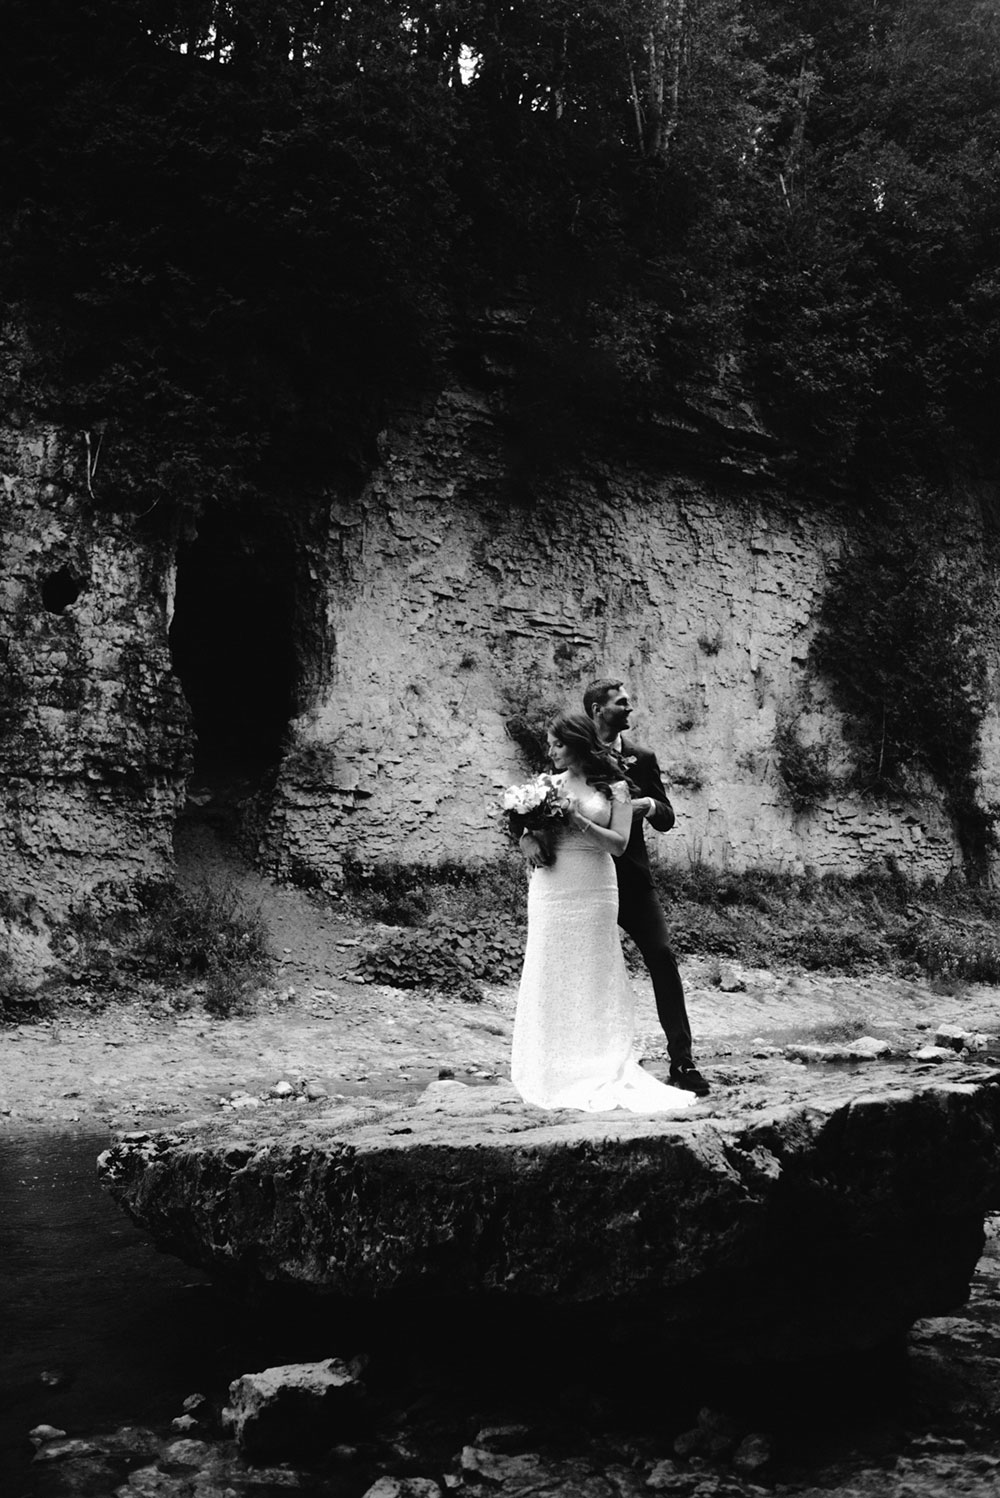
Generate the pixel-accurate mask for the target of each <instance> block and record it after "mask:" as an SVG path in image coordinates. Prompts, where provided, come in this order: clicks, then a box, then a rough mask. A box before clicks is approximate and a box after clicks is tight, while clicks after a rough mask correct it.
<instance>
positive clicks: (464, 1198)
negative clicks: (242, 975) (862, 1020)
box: [99, 1062, 1000, 1364]
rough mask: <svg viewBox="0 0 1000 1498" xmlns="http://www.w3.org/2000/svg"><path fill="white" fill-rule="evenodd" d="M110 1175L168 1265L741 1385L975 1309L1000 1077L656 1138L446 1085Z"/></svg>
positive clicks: (688, 1118) (257, 1120) (754, 1116)
mask: <svg viewBox="0 0 1000 1498" xmlns="http://www.w3.org/2000/svg"><path fill="white" fill-rule="evenodd" d="M99 1174H100V1178H101V1180H102V1182H103V1184H104V1186H105V1187H106V1188H107V1190H108V1191H109V1192H110V1193H111V1195H112V1196H113V1197H114V1198H115V1200H116V1201H117V1202H119V1203H120V1205H121V1206H122V1207H123V1208H124V1209H125V1210H126V1211H127V1212H128V1214H129V1215H130V1216H131V1217H132V1218H133V1220H134V1221H135V1222H136V1223H138V1224H139V1225H140V1226H141V1227H142V1228H143V1229H145V1230H146V1231H147V1232H148V1233H149V1234H150V1235H151V1236H152V1238H153V1239H154V1240H155V1242H156V1243H157V1244H158V1246H159V1247H160V1248H162V1249H164V1250H166V1251H168V1252H170V1253H173V1254H176V1255H178V1256H179V1257H180V1258H182V1259H184V1260H186V1261H187V1262H188V1263H191V1264H193V1265H197V1266H199V1267H201V1268H202V1269H204V1270H206V1271H207V1272H208V1273H209V1274H210V1275H211V1276H212V1277H213V1278H214V1279H216V1280H218V1281H220V1282H225V1283H227V1284H228V1286H229V1287H230V1288H231V1289H235V1290H236V1291H237V1292H238V1293H240V1294H243V1295H246V1296H249V1297H257V1298H258V1299H259V1298H260V1297H262V1296H263V1297H264V1298H267V1297H271V1298H279V1299H280V1298H281V1297H282V1296H283V1295H285V1294H287V1292H290V1291H295V1292H296V1298H301V1296H303V1295H306V1294H307V1293H308V1295H311V1296H312V1297H317V1296H320V1297H326V1309H327V1311H329V1313H330V1314H331V1316H333V1317H334V1319H336V1315H337V1314H338V1311H337V1308H338V1307H339V1308H340V1309H341V1311H346V1310H347V1309H348V1308H350V1309H351V1311H352V1314H354V1313H357V1310H358V1308H359V1307H361V1308H362V1309H365V1308H367V1313H369V1314H371V1315H372V1316H376V1315H381V1314H382V1313H383V1312H388V1313H389V1314H390V1315H393V1316H395V1315H399V1314H401V1313H402V1311H404V1310H405V1309H406V1308H407V1307H412V1306H415V1305H417V1306H423V1307H425V1308H426V1307H435V1308H437V1310H436V1311H435V1315H436V1314H437V1313H438V1311H440V1310H441V1309H442V1308H445V1307H449V1308H451V1310H453V1311H457V1313H458V1315H459V1317H460V1318H461V1316H462V1315H463V1314H464V1315H466V1316H470V1315H473V1314H479V1313H480V1312H481V1311H482V1310H483V1308H484V1307H492V1308H493V1309H494V1310H496V1309H497V1308H498V1307H499V1310H500V1317H499V1319H500V1321H501V1322H504V1321H506V1320H508V1319H509V1320H510V1322H511V1324H512V1325H513V1324H514V1323H515V1322H516V1321H517V1318H518V1317H520V1316H522V1315H524V1314H525V1313H526V1314H527V1317H528V1318H529V1319H531V1318H534V1319H535V1321H536V1322H537V1321H539V1319H544V1318H545V1317H548V1316H551V1315H553V1314H557V1315H559V1316H562V1317H573V1318H576V1319H577V1321H578V1322H582V1321H583V1320H586V1319H587V1318H589V1319H590V1321H591V1322H592V1323H593V1324H595V1325H596V1324H599V1323H600V1324H602V1325H603V1326H604V1327H605V1329H610V1331H611V1335H612V1340H613V1341H614V1340H615V1339H616V1338H617V1339H618V1340H619V1341H621V1340H626V1341H627V1340H628V1338H629V1337H630V1335H631V1332H632V1330H633V1329H634V1330H635V1332H636V1335H641V1336H642V1337H643V1338H644V1339H646V1340H648V1338H649V1336H650V1334H651V1333H652V1334H653V1335H654V1336H655V1337H656V1338H657V1341H658V1345H666V1344H667V1343H669V1344H670V1345H671V1346H673V1347H676V1348H677V1349H679V1350H681V1351H683V1350H690V1351H694V1352H696V1353H697V1354H698V1355H699V1356H700V1357H703V1358H709V1359H715V1360H718V1361H720V1362H724V1363H728V1364H734V1363H735V1364H747V1363H764V1362H768V1361H778V1362H787V1361H789V1360H800V1359H807V1358H808V1359H814V1358H821V1357H835V1356H840V1355H842V1354H850V1353H853V1352H856V1351H859V1350H863V1349H870V1348H874V1347H878V1346H883V1347H884V1346H888V1345H891V1344H892V1343H894V1342H895V1341H897V1340H898V1339H900V1338H901V1337H902V1336H904V1335H905V1333H906V1331H907V1330H908V1329H909V1327H910V1326H911V1325H912V1323H913V1322H914V1321H916V1320H917V1319H919V1318H921V1317H924V1316H932V1315H940V1314H942V1313H944V1312H947V1311H950V1310H953V1309H954V1308H955V1307H957V1306H959V1305H961V1304H962V1303H963V1302H964V1300H965V1299H966V1297H967V1294H968V1288H969V1284H970V1281H971V1278H972V1275H973V1273H974V1271H975V1267H976V1263H977V1261H978V1259H979V1256H980V1254H981V1251H982V1247H983V1242H984V1232H983V1222H984V1217H985V1215H986V1214H987V1213H988V1212H992V1211H995V1210H997V1209H998V1207H1000V1072H998V1071H995V1070H991V1069H989V1068H987V1067H983V1066H981V1065H978V1066H973V1065H964V1064H962V1063H960V1062H956V1063H952V1064H947V1065H944V1066H938V1067H936V1068H935V1069H933V1070H932V1071H930V1070H928V1069H927V1068H920V1067H917V1066H914V1065H913V1064H909V1065H907V1064H906V1063H903V1062H896V1063H890V1064H883V1063H881V1062H879V1063H872V1065H870V1066H869V1067H868V1068H866V1069H858V1068H855V1069H852V1070H848V1069H845V1068H839V1067H823V1068H819V1069H816V1068H802V1067H797V1068H793V1067H791V1066H788V1067H786V1068H785V1071H784V1073H782V1074H779V1075H777V1076H775V1075H773V1074H772V1075H769V1077H768V1080H767V1085H766V1086H765V1085H763V1084H761V1085H759V1086H757V1087H756V1088H755V1087H754V1085H752V1084H751V1085H744V1086H742V1087H740V1088H736V1089H731V1090H730V1092H729V1093H728V1094H725V1093H724V1092H723V1093H722V1095H721V1096H720V1097H716V1095H715V1094H713V1097H712V1099H711V1100H710V1102H709V1103H702V1104H699V1105H698V1106H697V1108H695V1109H694V1110H692V1111H691V1112H689V1113H687V1114H678V1115H674V1116H670V1115H660V1116H643V1117H638V1116H633V1115H629V1114H625V1113H621V1112H615V1113H606V1114H599V1115H596V1114H592V1115H584V1114H579V1113H569V1112H567V1113H543V1112H541V1111H539V1110H537V1109H532V1108H528V1107H526V1106H525V1105H524V1104H523V1103H522V1102H521V1101H520V1099H519V1098H518V1097H517V1096H516V1094H515V1093H514V1092H513V1089H512V1088H511V1087H510V1085H509V1083H501V1084H494V1085H491V1086H482V1087H470V1086H465V1085H463V1084H461V1083H458V1082H438V1083H434V1084H432V1085H431V1086H430V1087H428V1088H427V1089H426V1090H425V1091H424V1092H423V1093H421V1094H420V1095H419V1096H418V1097H417V1098H415V1099H414V1100H411V1101H409V1102H406V1103H398V1102H397V1103H391V1104H390V1103H384V1102H380V1101H377V1100H374V1099H373V1100H363V1101H358V1100H356V1099H355V1100H352V1101H350V1102H348V1101H346V1100H344V1101H341V1102H339V1103H331V1102H330V1100H324V1101H323V1104H322V1111H320V1112H314V1111H310V1112H308V1113H306V1114H303V1113H302V1112H299V1111H293V1110H292V1109H290V1108H289V1107H288V1105H284V1106H282V1105H281V1104H279V1103H276V1104H275V1105H274V1106H273V1107H268V1108H264V1109H261V1110H259V1111H258V1112H256V1113H254V1114H253V1115H252V1116H240V1117H239V1118H235V1119H232V1118H230V1119H227V1120H226V1121H224V1122H216V1121H212V1122H210V1123H208V1124H201V1125H191V1126H188V1127H186V1128H185V1129H182V1130H178V1131H175V1132H173V1133H169V1134H160V1135H148V1134H135V1135H126V1136H124V1137H123V1139H122V1141H121V1142H120V1143H118V1144H115V1145H114V1146H113V1147H112V1148H111V1149H109V1150H107V1151H106V1152H105V1153H104V1154H103V1155H102V1156H101V1159H100V1162H99ZM313 1304H315V1302H313ZM317 1309H318V1307H317Z"/></svg>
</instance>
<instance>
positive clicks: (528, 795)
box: [500, 774, 572, 864]
mask: <svg viewBox="0 0 1000 1498" xmlns="http://www.w3.org/2000/svg"><path fill="white" fill-rule="evenodd" d="M500 805H501V807H502V808H503V810H504V811H505V812H506V813H507V820H508V825H509V827H510V832H511V836H512V837H514V838H519V837H520V836H521V834H522V833H523V832H530V833H531V834H532V836H533V837H534V838H535V840H536V841H537V843H538V846H539V848H540V850H541V858H542V862H543V863H546V864H550V863H551V862H552V860H553V858H554V857H555V848H554V843H555V833H556V829H557V828H559V827H560V826H562V824H563V823H564V822H565V820H566V815H567V813H568V812H569V810H570V807H571V806H572V799H571V797H569V796H567V794H566V792H565V791H564V790H563V788H562V786H561V785H559V784H558V783H557V781H556V778H555V776H554V775H548V774H542V775H536V776H535V778H534V780H526V781H525V782H524V783H523V784H522V785H509V786H508V787H507V789H506V790H505V791H504V793H503V795H502V796H501V797H500Z"/></svg>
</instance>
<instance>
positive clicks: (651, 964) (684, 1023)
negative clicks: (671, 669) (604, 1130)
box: [583, 679, 709, 1097]
mask: <svg viewBox="0 0 1000 1498" xmlns="http://www.w3.org/2000/svg"><path fill="white" fill-rule="evenodd" d="M583 709H584V712H585V713H586V714H587V716H588V717H589V718H590V719H591V720H592V721H593V724H594V727H595V728H596V729H597V736H598V738H599V739H600V740H601V741H602V743H605V744H607V745H608V747H609V748H611V749H614V750H616V751H617V753H618V754H619V755H621V757H622V759H623V761H624V763H625V769H626V772H627V774H628V777H629V779H630V780H631V781H632V783H633V785H635V786H636V787H637V788H638V790H639V792H640V795H639V796H638V798H636V799H634V800H633V802H632V833H631V836H630V837H629V841H628V847H627V848H626V849H625V852H624V853H623V854H622V855H621V857H620V858H616V859H615V870H616V872H617V874H618V924H619V926H621V928H622V930H623V931H627V932H628V934H629V936H631V938H632V940H633V941H634V942H635V944H636V946H637V947H638V948H639V951H640V952H641V953H642V958H643V961H644V962H645V964H646V967H647V969H648V971H649V976H650V978H651V979H652V981H653V994H654V996H655V998H656V1013H657V1016H658V1018H659V1021H660V1024H661V1025H662V1027H663V1032H664V1034H665V1035H666V1037H667V1051H668V1052H669V1055H670V1081H671V1084H672V1085H673V1086H674V1087H683V1088H684V1089H685V1091H687V1092H694V1093H696V1094H697V1095H698V1097H704V1096H705V1095H706V1093H707V1092H708V1091H709V1086H708V1083H707V1082H706V1081H705V1078H704V1077H703V1076H702V1074H701V1072H700V1071H699V1070H698V1068H697V1067H696V1066H695V1064H694V1061H693V1059H692V1056H691V1025H690V1023H689V1022H688V1016H687V1008H686V1006H685V1003H684V985H683V984H682V983H681V975H680V973H679V972H678V971H677V962H676V959H675V958H674V954H673V952H672V951H671V950H670V938H669V933H668V931H667V921H666V917H665V915H664V914H663V908H662V906H661V905H660V902H659V900H658V899H657V898H656V890H655V888H654V886H653V876H652V873H651V872H650V867H649V854H648V852H647V851H646V838H645V834H644V832H643V826H642V824H643V822H646V821H648V822H649V823H650V825H651V826H653V827H655V828H656V831H657V832H669V831H670V829H671V827H672V826H673V825H674V809H673V807H672V806H671V805H670V802H669V800H668V798H667V793H666V791H665V790H664V787H663V779H662V777H661V775H660V767H659V765H658V764H657V762H656V755H655V754H653V753H652V752H651V751H650V750H649V749H640V748H639V746H638V744H635V743H633V742H632V740H631V739H627V738H624V737H623V734H624V730H625V729H626V728H627V727H628V721H629V718H630V717H631V714H632V703H631V701H630V699H629V695H628V693H627V692H626V690H625V688H624V687H623V685H622V683H621V682H620V681H613V680H611V679H607V680H602V681H592V682H591V684H590V686H589V687H588V688H587V690H586V691H585V692H584V694H583Z"/></svg>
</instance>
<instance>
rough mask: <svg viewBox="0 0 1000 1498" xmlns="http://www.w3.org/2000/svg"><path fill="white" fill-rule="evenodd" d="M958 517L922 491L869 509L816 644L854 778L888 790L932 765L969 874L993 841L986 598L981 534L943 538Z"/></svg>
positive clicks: (830, 592)
mask: <svg viewBox="0 0 1000 1498" xmlns="http://www.w3.org/2000/svg"><path fill="white" fill-rule="evenodd" d="M954 520H955V517H954V515H948V514H942V513H941V508H940V504H939V503H938V506H937V508H936V509H935V507H934V502H933V500H932V499H931V498H930V497H929V496H924V495H921V494H920V492H919V491H915V492H911V493H910V494H909V495H907V496H906V497H905V498H903V499H898V500H896V501H894V502H893V503H891V504H890V505H889V506H888V507H887V509H886V512H885V513H884V514H882V515H879V516H873V517H870V518H869V519H868V523H867V525H866V527H865V530H864V531H863V533H861V534H859V535H858V536H857V539H856V542H855V545H854V548H853V550H852V551H851V553H850V554H849V555H848V556H846V557H845V558H844V559H843V561H842V563H841V566H840V567H839V569H838V571H837V572H836V574H835V575H834V577H833V579H832V582H831V585H830V586H829V587H828V589H827V592H826V594H825V595H824V598H823V602H822V606H821V610H820V616H819V623H818V629H817V633H816V637H815V640H814V643H813V647H812V654H813V659H814V661H815V664H816V665H817V667H818V668H819V670H820V671H822V673H823V674H824V676H826V677H827V679H828V680H829V681H830V682H831V683H832V685H833V688H834V691H835V693H836V697H837V700H838V701H839V703H840V705H841V706H842V708H843V709H844V711H845V712H846V713H847V715H848V718H849V720H850V723H851V727H852V730H853V737H854V754H855V758H856V778H857V779H858V781H859V783H860V784H861V785H862V786H864V787H865V788H867V789H870V790H875V791H879V792H883V793H884V792H886V791H892V790H898V789H899V788H900V787H901V785H904V784H905V783H906V781H907V778H908V777H910V778H911V779H912V777H913V776H914V775H917V776H919V775H920V774H921V773H923V774H930V775H931V776H933V777H934V779H935V780H936V781H937V783H938V785H939V786H941V787H942V788H943V791H944V794H945V797H946V801H947V805H948V808H949V810H950V811H951V813H952V815H953V817H954V818H955V821H956V824H957V826H958V828H959V833H960V836H961V837H962V842H963V851H964V853H965V856H966V862H967V865H968V868H969V872H970V874H973V875H976V874H979V873H981V872H982V868H983V864H984V858H985V854H986V852H987V850H988V849H989V848H990V847H991V846H993V845H994V841H995V840H994V835H993V831H992V818H991V817H990V815H989V814H988V811H987V810H985V809H983V808H980V807H978V806H977V800H976V797H977V787H976V774H977V770H978V768H979V762H980V728H981V726H982V723H983V719H984V717H985V714H986V711H987V708H988V705H989V700H990V699H989V673H988V659H987V654H986V646H985V638H986V632H985V631H984V629H983V624H984V620H985V619H987V618H989V617H990V614H991V612H992V610H993V604H992V599H991V588H990V583H989V577H988V573H987V569H986V566H985V565H984V552H983V547H982V542H981V539H980V538H978V537H976V538H972V540H971V542H970V543H969V544H966V545H964V546H961V547H959V548H956V547H954V546H952V547H951V548H949V540H951V539H953V538H951V537H949V535H948V530H949V529H950V528H952V527H953V526H954ZM976 541H979V544H978V545H976V544H975V542H976Z"/></svg>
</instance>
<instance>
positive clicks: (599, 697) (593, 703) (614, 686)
mask: <svg viewBox="0 0 1000 1498" xmlns="http://www.w3.org/2000/svg"><path fill="white" fill-rule="evenodd" d="M621 684H622V682H621V677H620V676H614V677H612V676H602V677H601V679H600V680H599V681H592V682H591V683H590V685H589V687H588V688H587V690H586V691H585V692H584V694H583V710H584V712H585V713H586V714H587V717H588V718H592V717H593V716H594V708H595V707H603V706H604V702H605V699H606V698H607V695H608V693H609V692H617V690H618V688H619V687H620V686H621Z"/></svg>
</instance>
